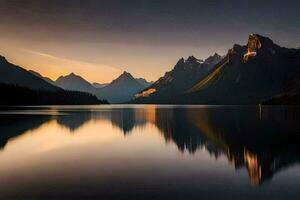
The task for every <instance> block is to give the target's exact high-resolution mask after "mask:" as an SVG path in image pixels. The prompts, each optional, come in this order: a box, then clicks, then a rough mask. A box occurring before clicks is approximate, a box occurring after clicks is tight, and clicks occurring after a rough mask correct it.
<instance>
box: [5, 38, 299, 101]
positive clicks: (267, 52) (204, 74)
mask: <svg viewBox="0 0 300 200" xmlns="http://www.w3.org/2000/svg"><path fill="white" fill-rule="evenodd" d="M299 58H300V49H299V48H298V49H292V48H285V47H281V46H279V45H277V44H275V43H274V42H273V41H272V40H271V39H270V38H267V37H264V36H261V35H259V34H250V35H249V38H248V42H247V44H246V45H239V44H234V45H233V47H232V48H231V49H229V50H228V53H227V54H226V55H225V56H220V55H218V54H217V53H215V54H214V55H212V56H209V57H208V58H206V59H205V60H201V59H197V58H195V57H194V56H190V57H188V58H187V59H184V58H181V59H179V61H178V62H177V63H176V64H175V66H174V67H173V69H172V70H171V71H169V72H166V73H165V74H164V76H162V77H161V78H159V79H158V80H157V81H155V82H148V81H147V80H145V79H144V78H134V77H133V76H132V75H131V74H130V73H128V72H126V71H124V72H123V73H122V74H121V75H120V76H119V77H117V78H116V79H115V80H113V81H112V82H111V83H108V84H100V83H90V82H88V81H87V80H85V79H84V78H82V77H81V76H79V75H76V74H74V73H70V74H69V75H66V76H60V77H59V78H58V79H57V80H55V81H53V80H51V79H50V78H47V77H44V76H42V75H41V74H39V73H37V72H35V71H32V70H30V71H27V70H25V69H24V68H22V67H20V66H17V65H14V64H11V63H10V62H8V61H7V60H6V59H5V57H3V56H0V73H1V76H0V84H2V85H1V87H2V88H3V90H5V91H8V90H9V88H10V89H12V90H14V91H18V92H21V91H23V93H24V94H32V95H33V96H34V95H36V94H37V92H41V91H46V92H48V93H47V94H48V95H50V96H51V95H52V98H53V99H55V98H54V96H55V94H53V93H54V92H59V93H61V94H59V95H60V96H61V97H62V96H64V97H66V98H68V96H69V97H70V96H73V97H74V95H75V96H80V97H79V98H82V101H80V102H76V103H77V104H79V103H82V104H84V99H85V98H91V96H92V98H94V97H95V96H96V97H97V98H98V99H107V100H108V101H109V102H111V103H124V102H129V103H156V104H232V105H240V104H264V103H265V104H299V103H300V102H299V99H300V59H299ZM12 86H13V87H12ZM25 89H28V90H30V91H26V92H25V91H24V90H25ZM72 91H77V93H76V94H75V93H72ZM49 92H52V94H50V93H49ZM87 93H90V94H87ZM47 94H43V95H45V96H47ZM10 95H11V97H10V98H11V99H13V98H14V97H16V98H17V96H18V95H17V94H16V95H14V94H13V93H10ZM96 97H95V98H96ZM39 101H40V103H45V102H47V101H46V100H45V99H40V100H36V102H39ZM7 102H8V103H9V101H7ZM54 102H55V101H54V100H53V101H52V103H54ZM66 102H70V103H71V104H72V103H74V100H73V101H71V100H70V101H66ZM90 102H91V101H90ZM93 102H96V101H94V100H93ZM19 103H21V102H19ZM48 103H51V102H48ZM56 103H58V104H59V102H56Z"/></svg>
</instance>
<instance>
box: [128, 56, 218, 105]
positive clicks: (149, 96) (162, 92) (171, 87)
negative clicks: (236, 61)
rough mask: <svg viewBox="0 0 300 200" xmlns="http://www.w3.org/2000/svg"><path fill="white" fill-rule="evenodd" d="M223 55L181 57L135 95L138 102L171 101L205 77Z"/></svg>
mask: <svg viewBox="0 0 300 200" xmlns="http://www.w3.org/2000/svg"><path fill="white" fill-rule="evenodd" d="M221 59H222V57H221V56H220V55H218V54H214V55H213V56H210V57H208V58H207V59H206V60H204V61H203V60H199V59H197V58H195V57H194V56H190V57H189V58H188V59H186V60H185V59H183V58H181V59H180V60H179V61H178V62H177V64H176V65H175V66H174V68H173V69H172V70H171V71H169V72H167V73H166V74H165V75H164V76H163V77H161V78H159V79H158V80H157V81H156V82H154V83H153V84H152V85H151V86H150V87H148V88H146V89H144V90H143V91H141V92H140V93H138V94H136V95H135V97H136V98H135V100H134V102H137V103H169V102H172V99H173V98H174V97H175V96H178V95H180V94H183V93H184V92H185V91H186V90H188V89H189V88H191V87H192V86H193V85H194V84H195V83H197V81H199V80H200V79H201V78H203V77H205V76H206V75H207V74H208V73H209V71H211V70H212V69H213V67H214V66H215V65H216V64H217V63H218V62H220V61H221Z"/></svg>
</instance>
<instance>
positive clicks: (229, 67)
mask: <svg viewBox="0 0 300 200" xmlns="http://www.w3.org/2000/svg"><path fill="white" fill-rule="evenodd" d="M299 58H300V50H299V49H288V48H284V47H280V46H279V45H277V44H274V43H273V41H272V40H271V39H269V38H267V37H263V36H261V35H258V34H251V35H250V36H249V39H248V43H247V45H246V46H241V45H234V46H233V48H232V49H230V50H229V51H228V54H227V55H226V56H225V58H224V59H223V60H222V61H221V62H220V63H219V64H217V65H216V67H215V70H213V71H211V72H210V74H209V75H208V76H206V77H205V78H203V79H202V80H201V81H199V82H198V83H197V84H195V85H194V86H193V87H192V88H191V89H189V90H188V92H187V93H186V95H184V96H182V97H181V98H178V99H177V100H176V101H177V103H197V104H258V103H261V102H263V101H265V100H266V99H270V98H272V97H274V96H276V95H279V94H280V95H284V94H293V95H295V94H297V93H299V92H300V90H299V88H300V87H299V86H300V79H299V77H300V59H299Z"/></svg>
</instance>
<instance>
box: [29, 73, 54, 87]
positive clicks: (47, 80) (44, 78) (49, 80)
mask: <svg viewBox="0 0 300 200" xmlns="http://www.w3.org/2000/svg"><path fill="white" fill-rule="evenodd" d="M29 72H30V73H32V74H33V75H35V76H37V77H39V78H41V79H43V80H44V81H46V82H48V83H50V84H52V85H55V82H54V81H53V80H51V79H50V78H48V77H44V76H42V75H41V74H40V73H38V72H36V71H33V70H29Z"/></svg>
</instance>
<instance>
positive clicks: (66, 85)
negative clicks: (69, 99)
mask: <svg viewBox="0 0 300 200" xmlns="http://www.w3.org/2000/svg"><path fill="white" fill-rule="evenodd" d="M55 85H57V86H59V87H61V88H63V89H65V90H71V91H80V92H88V93H91V94H94V93H95V92H96V88H95V87H94V86H93V85H92V84H91V83H89V82H88V81H86V80H85V79H84V78H82V77H81V76H78V75H76V74H74V73H71V74H69V75H67V76H60V77H59V78H58V79H57V80H56V81H55Z"/></svg>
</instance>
